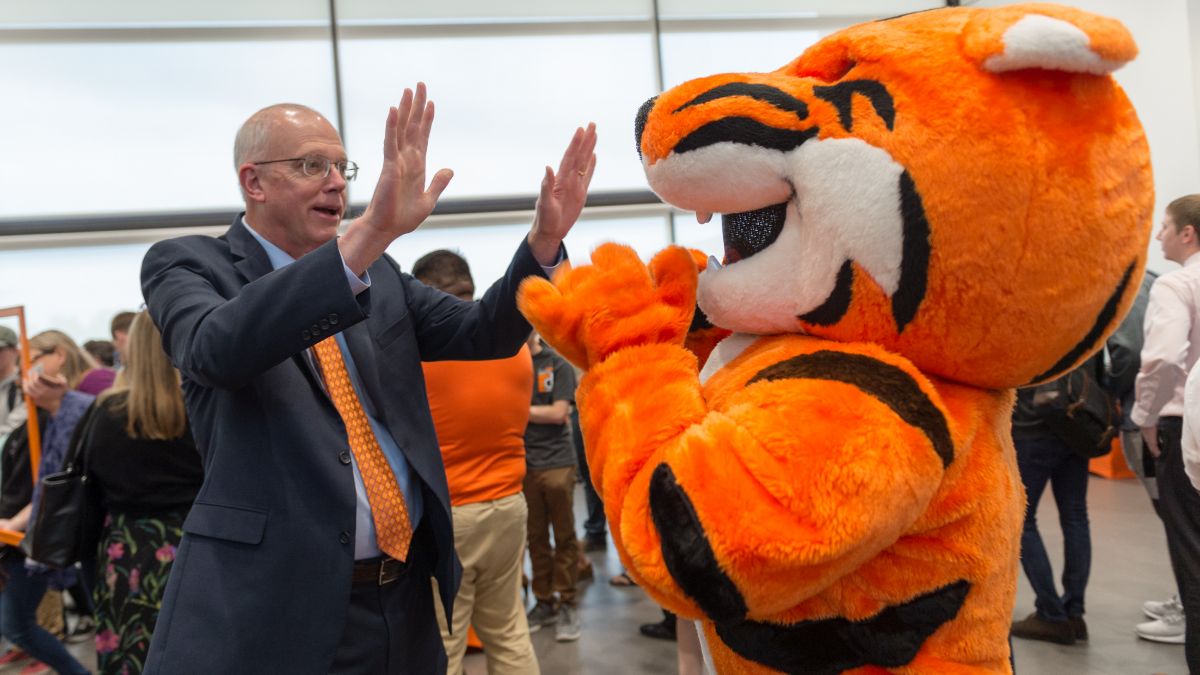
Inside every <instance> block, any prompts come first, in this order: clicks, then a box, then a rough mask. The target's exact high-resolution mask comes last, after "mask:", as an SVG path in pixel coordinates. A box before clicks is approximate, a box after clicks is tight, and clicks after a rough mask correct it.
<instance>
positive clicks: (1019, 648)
mask: <svg viewBox="0 0 1200 675" xmlns="http://www.w3.org/2000/svg"><path fill="white" fill-rule="evenodd" d="M1088 487H1089V491H1090V493H1089V495H1088V503H1089V509H1090V513H1091V521H1092V547H1093V561H1092V576H1091V581H1090V583H1089V586H1088V598H1087V601H1088V612H1087V616H1086V619H1087V622H1088V628H1089V631H1090V633H1091V640H1090V641H1089V642H1088V643H1081V644H1076V645H1073V646H1070V647H1067V646H1061V645H1053V644H1047V643H1042V642H1032V641H1026V640H1016V641H1014V649H1015V651H1016V663H1017V672H1018V673H1020V675H1075V674H1076V673H1090V674H1094V675H1149V674H1151V673H1166V674H1168V675H1182V674H1183V673H1186V671H1187V669H1186V667H1185V666H1184V662H1183V647H1182V646H1177V645H1163V644H1157V643H1153V642H1145V641H1143V640H1139V639H1137V638H1136V637H1134V635H1133V625H1134V624H1135V623H1137V622H1139V621H1143V620H1144V618H1143V617H1142V614H1141V611H1140V609H1139V608H1140V606H1141V603H1142V601H1143V600H1146V599H1163V598H1166V597H1167V596H1169V595H1171V594H1172V593H1173V592H1174V589H1173V581H1172V577H1171V569H1170V565H1169V563H1168V561H1167V553H1166V541H1165V540H1164V538H1163V533H1162V526H1161V525H1160V524H1159V521H1158V519H1157V517H1155V515H1154V512H1153V510H1152V509H1151V507H1150V502H1149V500H1148V499H1147V498H1146V495H1145V493H1144V492H1143V491H1142V489H1141V487H1140V486H1139V485H1138V484H1137V483H1135V482H1134V481H1109V480H1104V479H1101V478H1095V477H1093V478H1092V479H1091V482H1090V484H1089V486H1088ZM582 503H583V498H582V492H580V493H579V495H578V496H577V498H576V510H577V511H579V512H581V511H582ZM1038 517H1039V521H1040V522H1041V523H1043V526H1042V536H1043V537H1044V538H1045V539H1046V546H1047V548H1048V549H1049V551H1050V555H1051V559H1052V560H1053V562H1054V564H1055V569H1057V570H1061V541H1062V538H1061V536H1060V535H1059V533H1058V527H1057V522H1058V515H1057V512H1056V511H1055V509H1054V503H1053V499H1050V498H1047V499H1043V503H1042V504H1041V507H1040V509H1039V511H1038ZM579 522H582V520H580V521H579ZM589 557H590V558H591V560H592V563H593V565H594V566H595V580H594V581H592V582H588V583H585V584H584V586H583V587H582V591H583V596H582V599H581V612H580V613H581V616H582V619H583V637H582V638H581V639H580V640H579V641H578V642H570V643H558V642H555V641H554V632H553V631H552V630H542V631H539V632H538V633H535V634H534V635H533V644H534V648H535V649H536V650H537V653H538V658H539V661H540V663H541V668H542V672H543V673H544V674H545V675H576V674H586V675H629V674H631V673H655V674H658V673H674V672H675V651H674V649H675V647H674V643H669V642H661V641H657V640H651V639H648V638H644V637H642V636H640V635H639V634H638V632H637V627H638V624H642V623H647V622H651V621H657V620H659V619H660V618H661V617H662V615H661V613H660V612H659V610H658V608H657V606H655V604H654V603H653V602H651V601H650V600H649V599H648V598H647V597H646V595H645V594H644V593H642V591H640V590H639V589H637V588H616V587H613V586H610V585H609V584H608V583H607V580H608V578H609V577H611V576H612V575H614V574H617V573H618V572H620V571H621V569H620V562H619V561H618V560H617V554H616V552H615V551H614V550H613V549H612V548H611V547H610V548H609V550H608V551H607V552H603V553H591V554H589ZM1031 611H1033V593H1032V591H1030V590H1029V584H1028V583H1026V582H1025V580H1024V578H1023V577H1022V579H1021V581H1020V585H1019V587H1018V593H1017V609H1016V612H1015V615H1016V618H1020V617H1023V616H1025V615H1026V614H1028V613H1029V612H1031ZM71 650H72V651H73V652H75V653H76V654H77V655H78V656H79V657H80V659H81V660H83V662H84V664H85V665H87V666H88V667H89V668H94V667H95V650H94V649H93V648H92V646H91V644H90V643H85V644H81V645H72V646H71ZM486 672H487V668H486V666H485V665H484V662H483V658H482V656H480V655H476V656H470V657H468V663H467V673H468V675H482V674H483V673H486Z"/></svg>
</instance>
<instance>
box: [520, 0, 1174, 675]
mask: <svg viewBox="0 0 1200 675" xmlns="http://www.w3.org/2000/svg"><path fill="white" fill-rule="evenodd" d="M1136 51H1137V49H1136V46H1135V45H1134V43H1133V40H1132V38H1131V37H1130V35H1129V33H1128V32H1127V31H1126V30H1125V28H1124V27H1123V26H1122V25H1121V24H1119V23H1118V22H1116V21H1114V20H1111V19H1107V18H1103V17H1099V16H1094V15H1091V14H1087V13H1084V12H1081V11H1077V10H1073V9H1068V8H1064V7H1059V6H1054V5H1045V4H1026V5H1014V6H1008V7H1003V8H998V9H984V8H947V9H938V10H932V11H927V12H921V13H916V14H910V15H906V16H901V17H897V18H893V19H888V20H884V21H876V22H873V23H867V24H863V25H859V26H855V27H852V28H849V29H847V30H844V31H842V32H839V33H836V34H833V35H831V36H829V37H827V38H825V39H823V40H821V41H819V42H817V43H816V44H815V45H813V46H812V47H811V48H810V49H808V50H807V51H805V52H804V53H803V54H802V55H801V56H800V57H799V58H797V59H795V60H794V61H792V62H791V63H789V64H788V65H786V66H784V67H783V68H780V69H779V70H776V71H775V72H771V73H736V74H724V75H713V76H711V77H705V78H701V79H697V80H693V81H690V82H687V83H684V84H682V85H680V86H678V87H675V88H674V89H671V90H669V91H666V92H664V93H663V94H661V95H660V96H657V97H655V98H653V99H651V100H650V101H647V102H646V104H645V105H644V106H643V107H642V109H641V111H640V112H639V113H638V115H637V122H636V135H637V144H638V149H639V152H640V154H641V157H642V161H643V165H644V167H645V171H646V175H647V176H648V179H649V182H650V185H651V186H652V188H653V189H654V190H655V191H656V192H657V193H658V194H659V195H660V196H661V197H662V198H663V199H664V200H665V201H667V202H669V203H671V204H673V205H675V206H677V207H679V208H681V209H686V210H691V211H696V212H697V216H698V219H699V220H700V221H701V222H704V221H705V220H707V217H708V215H709V214H711V213H721V214H724V215H722V217H721V218H722V232H723V236H724V243H725V254H724V261H723V262H718V261H716V260H715V258H713V259H711V260H710V261H708V262H707V263H701V264H699V265H698V264H697V262H696V260H695V259H694V258H693V256H692V255H690V254H689V252H688V251H686V250H684V249H679V248H669V249H667V250H665V251H663V252H661V253H659V254H658V255H657V256H655V257H654V259H653V260H652V261H651V262H650V264H649V265H648V266H647V265H644V264H643V263H642V262H641V261H639V259H638V258H637V256H636V255H635V254H634V253H633V252H632V250H630V249H629V248H626V247H622V246H618V245H615V244H606V245H604V246H601V247H600V248H598V249H597V250H596V251H595V252H594V254H593V255H592V264H591V265H588V266H581V267H579V268H576V269H573V270H569V271H567V272H565V273H561V274H559V275H557V276H556V278H555V281H554V284H551V283H550V282H547V281H545V280H544V279H542V280H536V279H530V280H527V281H526V282H525V284H524V286H523V287H522V289H521V294H520V303H521V306H522V309H523V311H524V312H525V313H526V315H527V316H528V317H529V318H530V320H531V322H532V323H533V325H534V326H535V327H536V328H537V330H538V331H539V332H540V333H541V334H542V336H543V337H544V339H545V340H546V341H547V342H549V343H550V344H552V345H553V346H554V347H555V348H557V349H558V350H559V351H560V352H561V353H562V354H563V355H564V356H566V357H567V358H569V359H570V360H572V361H573V362H575V363H576V364H577V365H579V366H581V367H583V368H585V369H586V370H587V374H586V376H585V377H584V379H583V381H582V383H581V385H580V390H579V392H578V399H577V400H578V402H579V409H580V414H581V419H582V426H583V431H584V434H585V439H586V444H587V449H588V461H589V462H590V464H591V471H592V476H593V479H594V480H595V481H596V484H597V488H599V489H600V492H601V494H602V496H603V498H604V503H605V510H606V512H607V514H608V517H609V519H610V521H611V523H612V529H613V532H614V536H615V539H616V543H617V547H618V550H619V551H620V554H621V560H622V562H623V563H624V564H625V565H626V566H627V567H628V569H629V571H630V573H631V574H632V575H633V576H634V578H635V579H636V580H637V581H638V583H639V584H641V585H642V587H643V588H644V589H646V591H647V592H648V593H649V594H650V595H651V596H652V597H653V598H654V599H655V600H656V601H658V602H659V603H661V604H662V605H663V606H665V607H667V608H668V609H671V610H673V611H675V612H677V613H678V614H679V615H680V616H682V617H692V618H697V619H700V620H701V625H702V629H703V637H704V639H705V643H706V644H707V647H708V649H709V650H710V652H711V659H712V662H713V664H714V665H715V667H716V670H717V671H718V672H719V673H804V674H810V675H811V674H816V675H823V674H832V673H884V672H891V673H1007V672H1010V666H1009V647H1008V632H1009V625H1010V620H1011V616H1012V611H1013V603H1014V596H1015V593H1016V577H1017V563H1018V554H1019V547H1020V532H1021V524H1022V517H1023V512H1024V506H1025V499H1024V494H1023V491H1022V486H1021V481H1020V477H1019V475H1018V473H1017V467H1016V461H1015V456H1014V451H1013V446H1012V441H1011V438H1010V433H1009V415H1010V412H1011V409H1012V404H1013V397H1014V395H1013V390H1014V388H1015V387H1019V386H1024V385H1029V384H1033V383H1037V382H1041V381H1045V380H1050V379H1052V378H1054V377H1056V376H1058V375H1059V374H1062V373H1065V372H1066V371H1068V370H1070V369H1071V368H1072V367H1073V366H1075V365H1076V364H1078V363H1080V362H1081V361H1082V360H1083V359H1084V358H1086V357H1087V356H1088V355H1090V354H1092V353H1093V352H1095V351H1096V350H1097V349H1099V348H1100V346H1101V344H1102V342H1103V340H1104V339H1105V337H1106V336H1107V335H1108V333H1109V332H1110V331H1112V330H1113V329H1114V328H1115V327H1116V325H1117V324H1118V322H1119V321H1120V319H1121V317H1122V315H1123V314H1124V313H1125V311H1126V310H1127V308H1128V307H1129V305H1130V303H1131V302H1132V301H1133V299H1134V295H1135V294H1136V292H1137V290H1138V284H1139V281H1140V280H1141V276H1142V271H1143V267H1144V265H1145V261H1146V252H1147V244H1148V237H1149V233H1150V225H1151V221H1150V218H1151V210H1152V206H1153V185H1152V180H1151V171H1150V163H1149V150H1148V147H1147V143H1146V139H1145V136H1144V133H1143V131H1142V128H1141V125H1140V123H1139V122H1138V119H1137V116H1136V115H1135V113H1134V110H1133V108H1132V107H1131V105H1130V103H1129V101H1128V100H1127V98H1126V97H1125V95H1124V93H1123V92H1122V91H1121V89H1120V87H1118V86H1117V84H1116V83H1115V82H1114V81H1113V79H1112V77H1111V76H1110V73H1111V72H1112V71H1113V70H1115V69H1116V68H1118V67H1120V66H1121V65H1122V64H1124V63H1125V62H1127V61H1129V60H1131V59H1132V58H1133V57H1134V56H1135V54H1136ZM700 267H704V269H703V271H702V272H700V273H698V268H700ZM697 306H698V308H699V309H698V310H696V307H697ZM694 311H695V312H696V314H695V321H693V312H694ZM705 318H706V319H707V321H708V322H710V323H711V324H712V325H713V326H716V327H718V328H720V329H726V330H728V331H732V335H730V336H729V337H727V338H725V339H724V340H723V341H722V342H720V343H719V344H718V345H717V346H716V348H715V349H714V350H713V351H712V354H711V356H710V357H709V358H708V360H707V362H706V363H705V364H704V365H703V368H700V367H699V364H698V361H697V358H696V357H695V356H694V355H693V354H692V353H691V352H689V351H688V350H686V349H685V348H684V346H683V345H684V342H685V340H686V339H687V333H688V329H689V328H702V327H704V326H705V322H704V319H705Z"/></svg>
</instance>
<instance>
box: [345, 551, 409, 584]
mask: <svg viewBox="0 0 1200 675" xmlns="http://www.w3.org/2000/svg"><path fill="white" fill-rule="evenodd" d="M406 569H408V563H406V562H403V561H400V560H396V559H395V558H386V557H385V558H375V559H372V560H355V561H354V574H353V576H352V577H351V580H352V581H353V582H354V583H355V584H375V585H377V586H383V585H385V584H390V583H392V582H393V581H395V580H396V579H399V578H400V575H401V574H403V573H404V570H406Z"/></svg>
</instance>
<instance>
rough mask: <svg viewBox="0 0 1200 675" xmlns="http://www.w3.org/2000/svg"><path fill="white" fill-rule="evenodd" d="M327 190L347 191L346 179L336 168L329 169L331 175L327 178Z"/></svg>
mask: <svg viewBox="0 0 1200 675" xmlns="http://www.w3.org/2000/svg"><path fill="white" fill-rule="evenodd" d="M325 189H326V190H329V191H334V192H341V191H342V190H345V189H346V177H345V176H343V175H342V172H341V171H338V169H337V167H336V166H331V167H329V175H328V176H326V177H325Z"/></svg>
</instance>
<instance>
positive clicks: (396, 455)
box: [242, 219, 425, 560]
mask: <svg viewBox="0 0 1200 675" xmlns="http://www.w3.org/2000/svg"><path fill="white" fill-rule="evenodd" d="M242 224H243V225H245V226H246V230H248V231H249V232H250V234H251V235H253V236H254V238H255V239H257V240H258V243H259V244H261V245H262V247H263V249H264V250H266V252H267V258H268V259H270V261H271V267H272V268H273V269H279V268H281V267H286V266H288V265H290V264H292V263H294V262H296V259H295V258H293V257H292V256H290V255H288V254H287V253H286V252H284V250H283V249H281V248H279V247H278V246H276V245H275V244H272V243H271V242H269V241H267V240H266V239H265V238H263V236H262V235H260V234H259V233H258V232H255V231H254V228H253V227H250V224H249V223H247V222H246V221H245V220H244V219H243V220H242ZM342 266H343V267H345V269H346V280H347V281H348V282H349V283H350V290H351V291H353V293H354V294H355V295H358V294H359V293H362V292H363V291H365V290H367V289H368V288H370V287H371V277H370V275H369V274H367V273H366V272H364V273H363V276H362V278H359V277H358V276H357V275H355V274H354V272H352V271H350V267H349V266H347V265H346V263H345V261H343V262H342ZM335 337H336V338H337V343H338V347H340V348H341V350H342V358H343V359H345V361H346V370H347V371H349V373H350V381H351V383H352V384H353V385H354V391H355V392H356V393H357V394H358V397H359V399H360V400H364V399H365V394H364V390H363V386H362V380H361V379H360V378H359V376H358V368H357V367H356V366H355V365H354V358H353V357H352V356H351V355H350V350H349V349H348V348H347V347H346V339H345V338H344V337H342V334H341V333H338V334H337V335H336V336H335ZM366 408H367V406H363V412H364V413H365V414H366V415H367V420H368V421H370V423H371V430H372V431H374V432H375V438H376V439H377V440H378V441H379V447H380V448H381V449H382V450H383V454H384V456H385V457H387V461H388V464H389V465H391V467H392V473H393V474H394V475H395V476H396V482H397V483H398V484H399V485H400V491H401V492H403V493H404V499H405V501H406V502H407V503H408V518H409V521H410V522H411V523H412V529H413V531H414V532H415V531H416V529H417V525H418V524H419V523H420V522H421V516H422V514H424V512H425V509H424V502H423V501H422V496H421V486H420V484H419V483H418V482H417V481H418V480H420V479H418V478H417V477H416V476H414V475H413V473H414V471H413V468H412V467H411V466H409V464H408V460H407V459H405V458H404V453H402V452H401V451H400V446H399V445H397V444H396V440H395V439H394V438H392V435H391V433H389V432H388V430H387V428H386V427H385V426H383V423H382V422H381V421H380V420H378V419H377V418H375V417H374V416H373V415H371V414H370V413H369V412H367V410H366ZM350 456H351V459H352V462H353V467H354V493H355V497H356V504H355V510H354V521H355V526H354V559H355V560H363V559H366V558H375V557H378V556H380V555H383V553H382V552H381V551H380V550H379V543H378V541H377V540H376V538H375V519H374V518H372V517H371V503H370V502H369V501H368V500H367V488H366V486H365V485H363V479H362V473H361V472H360V471H359V470H358V459H357V458H355V457H354V453H353V452H352V453H350Z"/></svg>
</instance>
